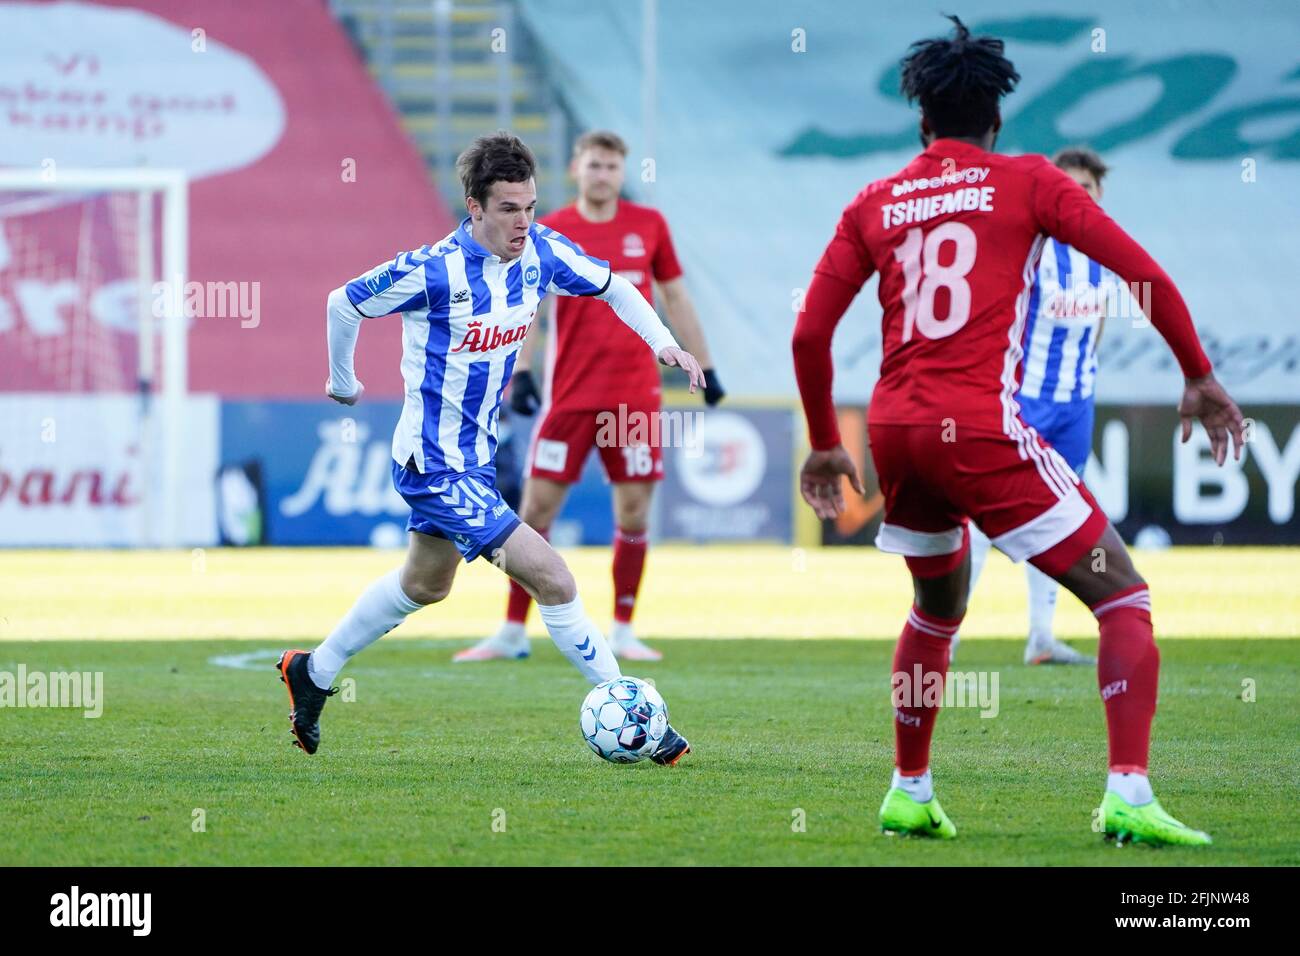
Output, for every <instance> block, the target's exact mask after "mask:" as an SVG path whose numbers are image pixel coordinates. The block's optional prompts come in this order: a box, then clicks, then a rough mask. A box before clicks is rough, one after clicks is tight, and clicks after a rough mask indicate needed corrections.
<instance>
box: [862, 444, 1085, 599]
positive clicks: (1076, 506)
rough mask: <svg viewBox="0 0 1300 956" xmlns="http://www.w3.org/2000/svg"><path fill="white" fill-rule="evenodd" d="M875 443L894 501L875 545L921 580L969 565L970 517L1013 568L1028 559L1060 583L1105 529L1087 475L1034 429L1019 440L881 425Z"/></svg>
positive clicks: (885, 488) (884, 486)
mask: <svg viewBox="0 0 1300 956" xmlns="http://www.w3.org/2000/svg"><path fill="white" fill-rule="evenodd" d="M868 437H869V440H870V443H871V457H872V460H873V461H874V462H875V466H876V474H877V476H878V477H879V480H880V491H881V494H883V495H884V498H885V515H884V521H883V523H882V524H881V526H880V531H879V532H878V533H877V535H876V547H878V548H880V550H882V551H888V552H891V553H893V554H901V555H903V556H905V557H906V558H907V559H908V566H909V567H911V568H912V571H913V573H914V574H916V575H917V576H918V577H934V576H938V575H941V574H946V573H949V572H951V571H952V570H954V569H955V568H956V567H957V566H958V565H959V564H960V563H961V560H962V558H963V556H964V554H965V551H966V550H967V548H968V546H969V545H968V536H967V534H966V527H965V525H966V520H967V519H968V518H969V519H970V520H972V521H974V522H975V524H976V525H977V526H978V527H979V528H980V530H981V531H983V532H984V533H985V534H986V535H988V536H989V538H990V539H991V540H992V541H993V544H994V545H995V546H996V547H997V548H998V550H1000V551H1002V552H1003V553H1004V554H1005V555H1006V556H1007V557H1009V558H1010V559H1011V560H1012V561H1016V562H1020V561H1024V560H1029V561H1030V562H1031V563H1032V564H1034V565H1035V566H1036V567H1038V568H1039V569H1040V570H1042V571H1043V572H1044V573H1046V574H1049V575H1052V576H1053V577H1056V576H1059V575H1060V574H1061V573H1062V572H1064V571H1065V570H1066V569H1067V568H1069V567H1071V566H1072V565H1073V564H1074V563H1075V562H1076V561H1078V559H1079V558H1080V557H1081V556H1082V555H1083V554H1085V553H1086V552H1087V551H1088V550H1089V549H1090V548H1091V547H1092V546H1093V545H1095V544H1096V543H1097V541H1098V539H1100V537H1101V535H1102V532H1103V531H1105V530H1106V524H1107V519H1106V515H1105V514H1104V513H1103V512H1102V510H1101V508H1099V507H1098V506H1097V502H1096V501H1095V500H1094V499H1093V497H1092V494H1091V492H1089V491H1088V489H1087V487H1086V486H1085V485H1084V484H1083V482H1081V481H1080V480H1079V476H1078V475H1076V474H1075V473H1074V472H1073V471H1072V470H1071V468H1070V466H1069V465H1067V464H1066V463H1065V459H1063V458H1062V457H1061V456H1060V455H1059V454H1057V453H1056V452H1055V451H1054V450H1053V449H1052V448H1051V447H1050V446H1048V445H1047V444H1045V443H1044V442H1043V441H1042V439H1041V438H1039V437H1038V434H1037V433H1036V432H1034V431H1032V430H1030V429H1028V428H1026V429H1024V430H1023V431H1022V432H1020V434H1019V437H1017V438H1012V437H1008V436H1007V435H1003V434H998V433H996V432H978V433H973V432H971V431H969V430H966V431H965V432H963V433H961V434H960V435H951V434H949V433H947V432H946V430H945V429H944V428H942V427H940V426H938V425H876V424H873V425H870V426H869V428H868ZM945 437H946V438H949V439H950V440H948V441H945V440H944V439H945Z"/></svg>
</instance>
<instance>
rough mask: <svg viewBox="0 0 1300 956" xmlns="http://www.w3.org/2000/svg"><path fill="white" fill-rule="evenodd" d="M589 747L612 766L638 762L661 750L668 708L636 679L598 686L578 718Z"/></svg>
mask: <svg viewBox="0 0 1300 956" xmlns="http://www.w3.org/2000/svg"><path fill="white" fill-rule="evenodd" d="M578 722H579V724H580V725H581V726H582V737H583V739H584V740H586V741H587V746H588V747H590V748H591V749H592V750H594V751H596V753H598V754H600V756H602V757H604V758H605V759H606V760H608V761H610V762H611V763H636V762H637V761H638V760H644V759H645V758H646V757H649V756H650V755H651V754H653V753H654V752H655V751H656V750H658V749H659V744H660V742H661V741H662V740H663V739H664V732H665V731H666V730H667V729H668V705H667V704H665V703H664V699H663V698H662V697H661V696H660V695H659V691H657V690H655V689H654V687H652V686H651V685H649V684H647V683H646V682H645V681H643V680H638V679H637V678H635V677H616V678H615V679H614V680H607V681H605V682H604V683H602V684H597V685H596V686H595V687H593V688H592V689H591V693H589V694H588V695H587V697H586V699H585V700H584V701H583V702H582V710H581V711H580V712H579V715H578Z"/></svg>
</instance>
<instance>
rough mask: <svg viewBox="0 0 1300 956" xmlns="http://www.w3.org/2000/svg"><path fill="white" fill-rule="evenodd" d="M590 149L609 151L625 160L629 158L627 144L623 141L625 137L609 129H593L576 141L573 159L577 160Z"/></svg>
mask: <svg viewBox="0 0 1300 956" xmlns="http://www.w3.org/2000/svg"><path fill="white" fill-rule="evenodd" d="M588 149H608V150H612V151H613V152H615V153H618V154H619V155H620V156H623V157H624V158H626V157H627V143H625V142H624V141H623V137H622V136H619V135H618V133H611V132H610V131H609V130H607V129H593V130H591V131H590V132H587V133H583V134H582V135H581V136H579V137H578V138H577V139H576V140H574V143H573V158H574V159H577V158H578V157H579V156H581V155H582V153H583V151H584V150H588Z"/></svg>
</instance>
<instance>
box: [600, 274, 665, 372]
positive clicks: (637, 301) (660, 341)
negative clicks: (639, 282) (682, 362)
mask: <svg viewBox="0 0 1300 956" xmlns="http://www.w3.org/2000/svg"><path fill="white" fill-rule="evenodd" d="M596 298H597V299H600V300H601V301H602V302H608V303H609V307H610V308H611V309H613V310H614V313H615V314H616V315H617V316H618V317H619V318H620V319H622V320H623V324H624V325H626V326H627V327H628V328H630V329H631V330H632V331H633V332H635V333H636V334H637V335H639V336H641V338H643V339H645V344H646V345H648V346H650V350H651V351H653V352H654V353H655V355H656V356H658V355H659V353H660V352H661V351H663V350H664V349H668V348H673V349H676V348H681V346H680V345H678V344H677V340H676V339H674V338H673V334H672V332H669V331H668V326H666V325H664V324H663V323H662V322H660V321H659V316H658V315H656V314H655V310H654V309H652V308H651V307H650V303H649V302H647V301H646V300H645V296H643V295H642V294H641V293H640V292H639V291H638V290H637V287H636V286H634V285H633V284H632V283H630V282H628V281H627V280H626V279H624V278H623V277H622V276H621V275H618V274H613V275H611V276H610V277H609V287H608V288H607V289H605V291H604V292H602V293H601V294H600V295H598V296H596Z"/></svg>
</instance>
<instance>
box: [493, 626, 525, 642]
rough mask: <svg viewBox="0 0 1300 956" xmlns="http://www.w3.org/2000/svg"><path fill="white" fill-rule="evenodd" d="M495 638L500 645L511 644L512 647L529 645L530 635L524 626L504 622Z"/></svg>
mask: <svg viewBox="0 0 1300 956" xmlns="http://www.w3.org/2000/svg"><path fill="white" fill-rule="evenodd" d="M495 637H496V639H497V641H498V642H499V643H501V644H509V645H510V646H512V647H513V646H515V645H523V644H527V643H528V634H527V633H526V632H525V630H524V625H522V624H520V623H519V622H518V621H505V622H503V623H502V624H501V627H500V629H499V630H498V631H497V632H496V635H495Z"/></svg>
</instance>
